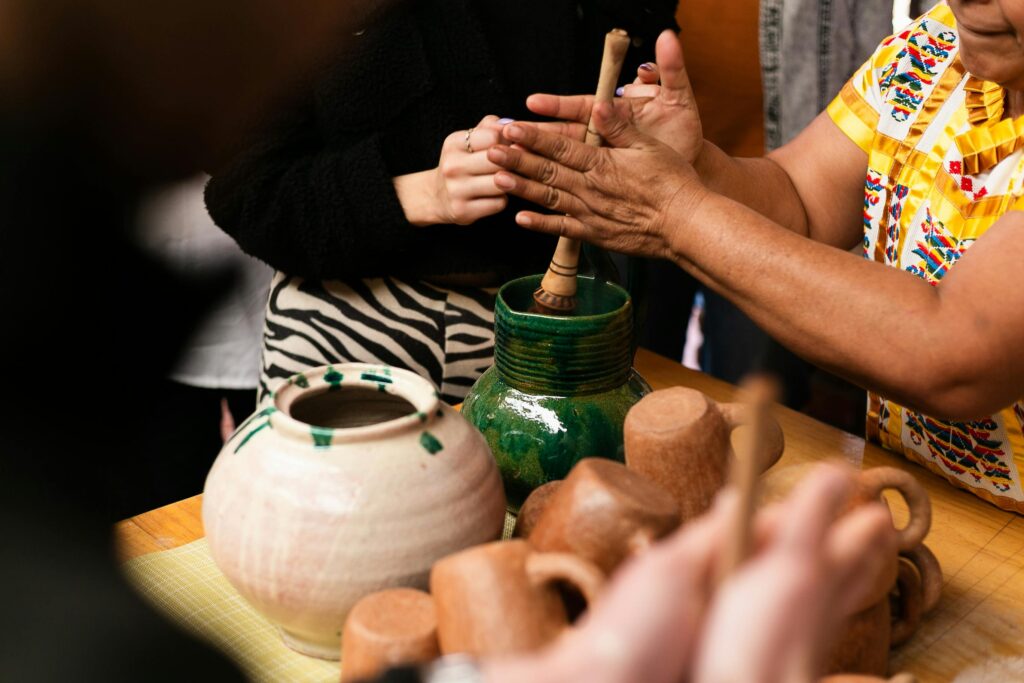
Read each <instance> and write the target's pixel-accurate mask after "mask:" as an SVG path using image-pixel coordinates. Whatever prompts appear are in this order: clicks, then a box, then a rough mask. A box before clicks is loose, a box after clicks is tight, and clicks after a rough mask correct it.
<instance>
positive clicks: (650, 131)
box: [526, 31, 704, 164]
mask: <svg viewBox="0 0 1024 683" xmlns="http://www.w3.org/2000/svg"><path fill="white" fill-rule="evenodd" d="M655 54H656V57H657V64H656V65H652V64H644V65H643V66H641V67H640V69H639V70H638V71H637V78H636V80H635V81H634V82H633V83H632V84H630V85H627V86H626V87H625V88H623V89H622V94H623V97H622V98H620V99H617V100H616V101H615V109H616V111H617V112H618V114H619V116H620V117H622V118H624V119H625V120H627V121H630V122H632V123H633V124H634V125H635V126H636V127H637V128H638V129H639V130H640V131H641V132H642V133H645V134H646V135H649V136H651V137H652V138H655V139H657V140H658V141H659V142H663V143H664V144H666V145H668V146H669V147H671V148H672V149H674V150H675V151H677V152H678V153H679V154H680V155H682V157H683V158H684V159H685V160H686V161H688V162H690V163H691V164H696V163H697V162H698V159H699V158H700V156H701V153H702V152H703V150H704V134H703V131H702V128H701V123H700V113H699V112H698V111H697V101H696V99H695V98H694V96H693V90H692V89H691V88H690V79H689V77H688V76H687V75H686V66H685V64H684V63H683V50H682V48H681V47H680V45H679V39H678V38H677V37H676V35H675V33H673V32H672V31H665V32H663V33H662V34H661V36H660V37H659V38H658V43H657V46H656V48H655ZM659 77H660V78H661V85H660V86H659V85H658V79H659ZM593 104H594V98H593V96H591V95H577V96H571V97H562V96H558V95H532V96H530V97H529V98H528V99H527V100H526V106H527V107H529V109H530V111H532V112H533V113H535V114H538V115H540V116H548V117H551V118H555V119H560V120H562V121H566V122H567V123H545V124H539V125H540V126H541V127H542V129H543V130H545V131H547V132H552V133H560V134H562V135H566V136H567V137H571V138H572V139H574V140H582V139H583V135H584V134H585V133H586V125H587V122H588V121H590V112H591V109H592V107H593Z"/></svg>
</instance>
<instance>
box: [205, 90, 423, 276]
mask: <svg viewBox="0 0 1024 683" xmlns="http://www.w3.org/2000/svg"><path fill="white" fill-rule="evenodd" d="M303 109H304V110H303V111H301V112H299V113H294V114H293V115H291V116H289V117H288V118H287V122H286V123H285V124H283V125H278V126H276V127H275V128H273V129H272V130H271V131H270V132H267V133H264V134H263V135H262V136H261V137H259V138H258V139H257V140H256V141H255V142H254V144H253V145H252V146H250V147H249V148H248V149H247V150H245V151H244V152H243V153H242V154H241V155H240V156H239V157H237V158H236V159H235V160H234V161H232V162H231V164H230V165H229V166H228V167H227V168H224V169H222V170H221V171H220V172H219V173H217V174H215V175H214V177H213V179H212V180H211V181H210V182H209V184H208V185H207V187H206V205H207V208H208V210H209V212H210V215H211V216H212V217H213V219H214V221H215V222H216V223H217V225H219V226H220V227H221V228H222V229H223V230H224V231H225V232H227V233H228V234H229V235H231V236H232V237H233V238H234V239H235V241H237V242H238V244H239V245H240V246H241V247H242V249H243V250H244V251H245V252H247V253H249V254H251V255H252V256H255V257H256V258H258V259H260V260H262V261H265V262H266V263H268V264H270V265H271V266H273V267H274V268H277V269H279V270H282V271H285V272H287V273H290V274H295V275H302V276H304V277H309V278H316V279H332V278H339V277H351V276H353V275H359V276H363V275H371V274H373V273H367V272H365V264H366V255H367V254H368V253H370V254H381V253H391V254H392V256H393V257H399V256H400V254H397V253H395V250H401V249H402V248H403V245H408V244H411V243H412V242H414V240H413V239H412V237H413V234H412V233H413V231H415V230H417V228H415V227H413V226H411V225H410V224H409V223H408V221H406V219H405V213H404V212H403V210H402V206H401V204H400V203H399V201H398V197H397V195H396V194H395V189H394V184H393V181H392V176H391V174H390V173H389V172H388V170H387V168H386V165H385V160H384V156H383V152H382V149H381V141H380V137H379V135H378V134H376V133H371V134H368V135H366V136H364V137H362V138H360V139H358V140H354V141H352V142H351V144H348V145H344V146H340V145H330V144H325V142H324V141H323V140H322V138H321V135H320V134H319V129H318V126H317V122H316V110H315V108H314V107H313V106H312V105H308V106H306V107H304V108H303Z"/></svg>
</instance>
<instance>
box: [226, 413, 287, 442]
mask: <svg viewBox="0 0 1024 683" xmlns="http://www.w3.org/2000/svg"><path fill="white" fill-rule="evenodd" d="M276 412H277V408H275V407H274V406H269V407H267V408H264V409H263V410H261V411H259V412H257V413H253V414H252V415H250V416H249V419H247V420H246V421H245V422H243V423H242V424H241V425H239V426H238V429H236V430H235V433H234V434H233V435H232V436H231V438H232V439H233V438H235V436H237V435H238V434H241V433H242V431H244V430H245V429H248V428H249V427H252V429H251V430H250V431H249V433H248V434H246V435H245V438H244V439H242V441H241V442H240V443H239V444H238V445H237V446H235V453H237V452H238V451H240V450H242V446H244V445H245V444H247V443H249V439H251V438H252V437H254V436H256V434H258V433H259V432H261V431H263V430H264V429H266V428H267V427H270V428H271V429H273V425H272V424H270V416H271V415H272V414H274V413H276ZM261 421H262V422H261ZM257 422H261V423H260V424H257Z"/></svg>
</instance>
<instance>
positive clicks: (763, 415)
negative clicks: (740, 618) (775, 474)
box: [719, 381, 772, 580]
mask: <svg viewBox="0 0 1024 683" xmlns="http://www.w3.org/2000/svg"><path fill="white" fill-rule="evenodd" d="M745 389H746V391H745V393H746V401H745V402H746V404H747V407H748V410H750V411H751V415H750V423H749V425H748V426H745V427H742V428H741V429H740V431H739V432H738V433H737V437H738V438H737V441H738V442H739V443H738V444H737V448H736V453H735V455H734V457H733V461H732V470H731V472H730V476H729V481H730V483H731V484H732V485H733V487H734V488H735V489H736V492H737V494H738V495H739V504H738V505H737V507H736V515H735V517H733V518H732V520H730V529H729V536H728V538H727V539H726V546H725V556H724V557H723V561H722V566H721V572H720V574H719V579H720V580H724V579H725V578H726V577H727V576H729V574H731V573H732V572H733V571H735V570H736V568H737V567H739V566H740V565H741V564H742V563H743V561H744V560H746V559H747V557H748V556H749V555H750V550H751V547H752V545H753V531H752V529H751V524H752V521H753V516H754V501H755V499H756V488H757V475H758V474H759V473H760V472H761V462H762V460H763V458H764V450H765V431H766V428H767V425H768V404H769V403H770V402H771V397H772V391H771V388H770V387H769V386H768V384H767V383H762V382H758V381H753V382H750V383H749V384H747V385H746V387H745Z"/></svg>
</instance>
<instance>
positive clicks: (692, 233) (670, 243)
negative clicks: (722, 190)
mask: <svg viewBox="0 0 1024 683" xmlns="http://www.w3.org/2000/svg"><path fill="white" fill-rule="evenodd" d="M713 194H714V193H713V192H712V191H711V190H709V189H708V188H707V187H706V186H705V185H704V183H703V182H701V180H700V179H698V178H697V177H696V176H694V177H691V178H688V179H687V180H684V181H683V184H682V186H681V187H680V188H679V190H678V191H677V192H676V193H675V195H673V196H672V199H670V200H669V202H668V204H667V205H666V207H665V211H664V216H665V221H666V226H665V230H664V235H665V247H666V249H667V251H668V254H667V258H669V259H670V260H672V261H675V262H676V263H677V264H681V262H682V261H689V260H690V256H689V251H690V249H692V248H693V247H694V244H695V243H696V242H698V241H699V239H697V234H696V233H697V232H698V230H699V229H700V226H702V225H704V224H705V221H704V219H703V213H704V210H705V208H706V206H707V203H708V200H709V199H710V198H711V197H712V195H713Z"/></svg>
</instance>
